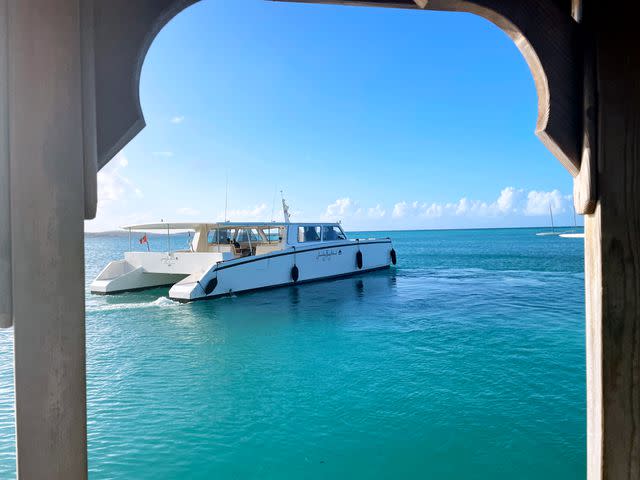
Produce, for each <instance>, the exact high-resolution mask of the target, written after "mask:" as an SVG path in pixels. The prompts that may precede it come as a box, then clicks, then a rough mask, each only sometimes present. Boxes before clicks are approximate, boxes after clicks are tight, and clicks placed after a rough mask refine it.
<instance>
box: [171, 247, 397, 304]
mask: <svg viewBox="0 0 640 480" xmlns="http://www.w3.org/2000/svg"><path fill="white" fill-rule="evenodd" d="M392 248H393V247H392V244H391V240H388V239H384V240H363V241H352V240H351V241H342V242H335V243H333V244H323V245H321V246H318V247H307V248H295V249H294V248H290V249H287V250H284V251H279V252H274V253H271V254H266V255H259V256H254V257H244V258H241V259H237V260H233V261H230V262H223V263H220V264H217V265H213V266H212V267H211V268H210V269H209V270H208V271H207V272H206V273H204V274H202V275H200V274H193V275H190V276H189V277H187V278H185V279H184V280H182V281H180V282H178V283H177V284H175V285H174V286H173V287H172V288H171V289H170V290H169V297H170V298H171V299H173V300H176V301H179V302H191V301H194V300H203V299H209V298H217V297H221V296H225V295H233V294H236V293H245V292H250V291H255V290H261V289H267V288H275V287H283V286H290V285H296V284H300V283H307V282H311V281H318V280H326V279H331V278H338V277H345V276H350V275H355V274H359V273H364V272H369V271H373V270H379V269H383V268H388V267H389V266H390V265H391V250H392ZM358 252H360V255H359V254H358ZM358 258H360V261H358ZM296 270H297V271H296Z"/></svg>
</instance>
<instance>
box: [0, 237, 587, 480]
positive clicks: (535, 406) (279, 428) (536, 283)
mask: <svg viewBox="0 0 640 480" xmlns="http://www.w3.org/2000/svg"><path fill="white" fill-rule="evenodd" d="M534 233H535V230H527V229H518V230H477V231H429V232H385V233H377V234H376V235H377V236H387V235H388V236H391V237H392V238H393V240H394V243H395V247H396V250H397V251H398V256H399V263H398V266H397V268H396V269H392V270H391V271H382V272H376V273H372V274H367V275H363V276H360V277H354V278H350V279H342V280H336V281H330V282H321V283H315V284H308V285H301V286H298V287H293V288H285V289H277V290H270V291H265V292H258V293H253V294H248V295H241V296H237V297H232V298H223V299H219V300H215V301H208V302H197V303H194V304H188V305H178V304H174V303H173V302H171V301H169V300H168V299H166V293H167V291H166V290H163V289H157V290H152V291H148V292H144V293H137V294H125V295H122V296H117V297H95V296H88V297H87V348H88V358H87V368H88V402H89V407H88V409H89V411H88V417H89V418H88V422H89V424H88V427H89V467H90V475H91V478H95V479H107V478H108V479H116V478H117V479H147V478H148V479H158V478H179V477H184V478H195V479H200V478H201V479H205V478H261V479H262V478H311V479H313V478H349V479H352V478H437V479H439V478H447V479H468V478H479V479H513V478H518V479H539V478H545V479H546V480H551V479H563V480H564V479H571V478H584V477H585V474H586V468H585V456H586V437H585V427H586V420H585V360H584V355H585V353H584V286H583V282H584V275H583V247H582V241H581V240H574V239H561V238H558V237H536V236H535V235H534ZM155 240H156V241H161V240H160V239H155ZM175 240H177V239H174V241H175ZM158 246H160V245H158ZM127 248H128V239H127V238H126V237H113V236H91V237H87V241H86V250H87V280H88V282H89V281H90V279H91V278H93V276H95V275H96V274H97V273H98V271H99V269H100V268H101V267H102V266H104V264H106V262H107V261H108V260H111V259H114V258H118V257H120V256H121V254H122V251H123V250H125V249H127ZM11 350H12V346H11V331H0V478H3V479H4V478H8V477H11V476H12V475H14V474H15V467H14V462H15V446H14V428H13V413H12V412H13V396H12V395H13V393H12V386H11V383H12V368H11Z"/></svg>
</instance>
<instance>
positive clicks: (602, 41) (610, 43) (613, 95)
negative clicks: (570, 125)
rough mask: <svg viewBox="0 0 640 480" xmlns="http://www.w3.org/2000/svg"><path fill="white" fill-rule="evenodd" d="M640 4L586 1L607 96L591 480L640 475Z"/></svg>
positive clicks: (602, 99) (589, 261)
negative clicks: (639, 14) (639, 19)
mask: <svg viewBox="0 0 640 480" xmlns="http://www.w3.org/2000/svg"><path fill="white" fill-rule="evenodd" d="M634 12H635V5H633V2H632V1H629V0H625V1H619V2H615V4H610V3H607V2H597V1H588V2H586V1H585V2H584V5H583V14H584V16H585V19H586V22H587V28H588V29H589V33H590V34H593V35H594V39H595V45H596V56H595V58H596V61H595V62H596V63H595V65H596V73H597V82H596V84H597V105H598V112H597V116H598V119H597V125H598V147H597V150H598V156H597V179H596V184H597V191H598V206H597V209H596V212H595V213H594V214H593V215H589V216H587V217H586V218H585V226H586V233H587V235H586V249H585V270H586V272H585V273H586V283H587V285H586V286H587V369H588V375H587V380H588V388H587V391H588V394H587V400H588V401H587V406H588V416H589V421H588V424H589V427H588V435H589V448H588V462H589V479H590V480H600V479H616V480H617V479H638V478H640V41H639V39H638V29H637V24H636V23H635V18H636V16H635V14H634ZM589 18H590V19H591V22H589Z"/></svg>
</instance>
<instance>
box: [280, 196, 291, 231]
mask: <svg viewBox="0 0 640 480" xmlns="http://www.w3.org/2000/svg"><path fill="white" fill-rule="evenodd" d="M280 196H281V197H282V213H283V214H284V222H285V223H289V220H290V215H289V205H287V202H285V201H284V195H283V193H282V190H280Z"/></svg>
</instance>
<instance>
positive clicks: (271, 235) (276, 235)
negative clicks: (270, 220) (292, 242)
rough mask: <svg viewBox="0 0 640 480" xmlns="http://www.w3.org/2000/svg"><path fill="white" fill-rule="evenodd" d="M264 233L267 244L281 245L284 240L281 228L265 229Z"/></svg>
mask: <svg viewBox="0 0 640 480" xmlns="http://www.w3.org/2000/svg"><path fill="white" fill-rule="evenodd" d="M262 232H263V233H264V236H265V239H266V240H265V241H266V242H267V243H279V242H280V241H281V240H282V235H281V234H280V229H279V228H265V229H264V230H263V231H262Z"/></svg>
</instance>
